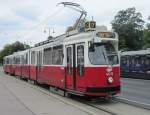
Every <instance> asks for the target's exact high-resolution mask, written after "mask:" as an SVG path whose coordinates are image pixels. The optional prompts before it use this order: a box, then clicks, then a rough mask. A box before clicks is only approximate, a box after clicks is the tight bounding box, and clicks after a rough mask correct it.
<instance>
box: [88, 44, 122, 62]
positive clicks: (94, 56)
mask: <svg viewBox="0 0 150 115" xmlns="http://www.w3.org/2000/svg"><path fill="white" fill-rule="evenodd" d="M89 59H90V61H91V63H92V64H94V65H106V64H111V65H114V64H118V63H119V62H118V54H117V51H116V50H115V47H114V46H113V45H112V44H111V43H96V44H92V45H90V46H89Z"/></svg>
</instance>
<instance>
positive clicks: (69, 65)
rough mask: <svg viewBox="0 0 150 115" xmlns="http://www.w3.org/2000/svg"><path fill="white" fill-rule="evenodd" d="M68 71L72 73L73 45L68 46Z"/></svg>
mask: <svg viewBox="0 0 150 115" xmlns="http://www.w3.org/2000/svg"><path fill="white" fill-rule="evenodd" d="M67 73H68V74H69V75H71V74H72V51H71V47H68V48H67Z"/></svg>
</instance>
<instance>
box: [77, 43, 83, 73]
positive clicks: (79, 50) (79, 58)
mask: <svg viewBox="0 0 150 115" xmlns="http://www.w3.org/2000/svg"><path fill="white" fill-rule="evenodd" d="M77 72H78V75H79V76H83V75H84V46H83V45H80V46H78V47H77Z"/></svg>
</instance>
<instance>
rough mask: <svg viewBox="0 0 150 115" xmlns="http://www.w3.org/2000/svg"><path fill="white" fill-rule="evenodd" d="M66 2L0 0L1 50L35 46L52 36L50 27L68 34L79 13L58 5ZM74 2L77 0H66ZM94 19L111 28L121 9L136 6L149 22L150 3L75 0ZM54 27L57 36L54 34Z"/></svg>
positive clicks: (53, 0)
mask: <svg viewBox="0 0 150 115" xmlns="http://www.w3.org/2000/svg"><path fill="white" fill-rule="evenodd" d="M62 1H63V0H0V49H2V48H3V47H4V45H5V44H8V43H12V42H15V41H21V42H25V43H28V44H31V45H33V44H35V43H37V42H40V41H43V40H45V39H46V37H47V36H48V32H47V33H44V30H48V28H50V30H51V31H50V32H51V35H53V36H56V35H59V34H62V33H64V32H65V30H66V27H67V26H69V25H72V24H73V23H74V21H75V20H76V19H77V17H78V16H79V13H77V12H75V11H73V10H70V9H68V8H64V7H63V6H56V5H57V3H59V2H62ZM65 1H73V0H65ZM74 2H76V3H79V4H80V5H81V6H82V7H84V9H85V10H86V11H87V12H88V16H87V18H88V19H91V17H92V16H93V17H94V20H95V21H96V22H97V25H105V26H107V27H108V28H111V24H110V23H111V21H112V20H113V18H114V16H115V15H116V14H117V12H118V11H119V10H122V9H126V8H129V7H135V8H136V9H137V11H138V12H141V13H142V16H143V19H144V20H145V21H146V22H147V21H148V20H147V18H148V16H149V15H150V7H149V5H150V1H149V0H74ZM53 28H54V31H55V33H53Z"/></svg>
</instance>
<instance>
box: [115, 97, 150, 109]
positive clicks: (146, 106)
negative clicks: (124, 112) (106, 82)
mask: <svg viewBox="0 0 150 115" xmlns="http://www.w3.org/2000/svg"><path fill="white" fill-rule="evenodd" d="M113 99H114V100H116V101H118V102H122V103H125V104H130V105H133V106H136V107H139V108H143V109H146V110H150V105H149V104H146V103H142V102H137V101H133V100H129V99H127V98H122V97H115V98H113Z"/></svg>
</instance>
